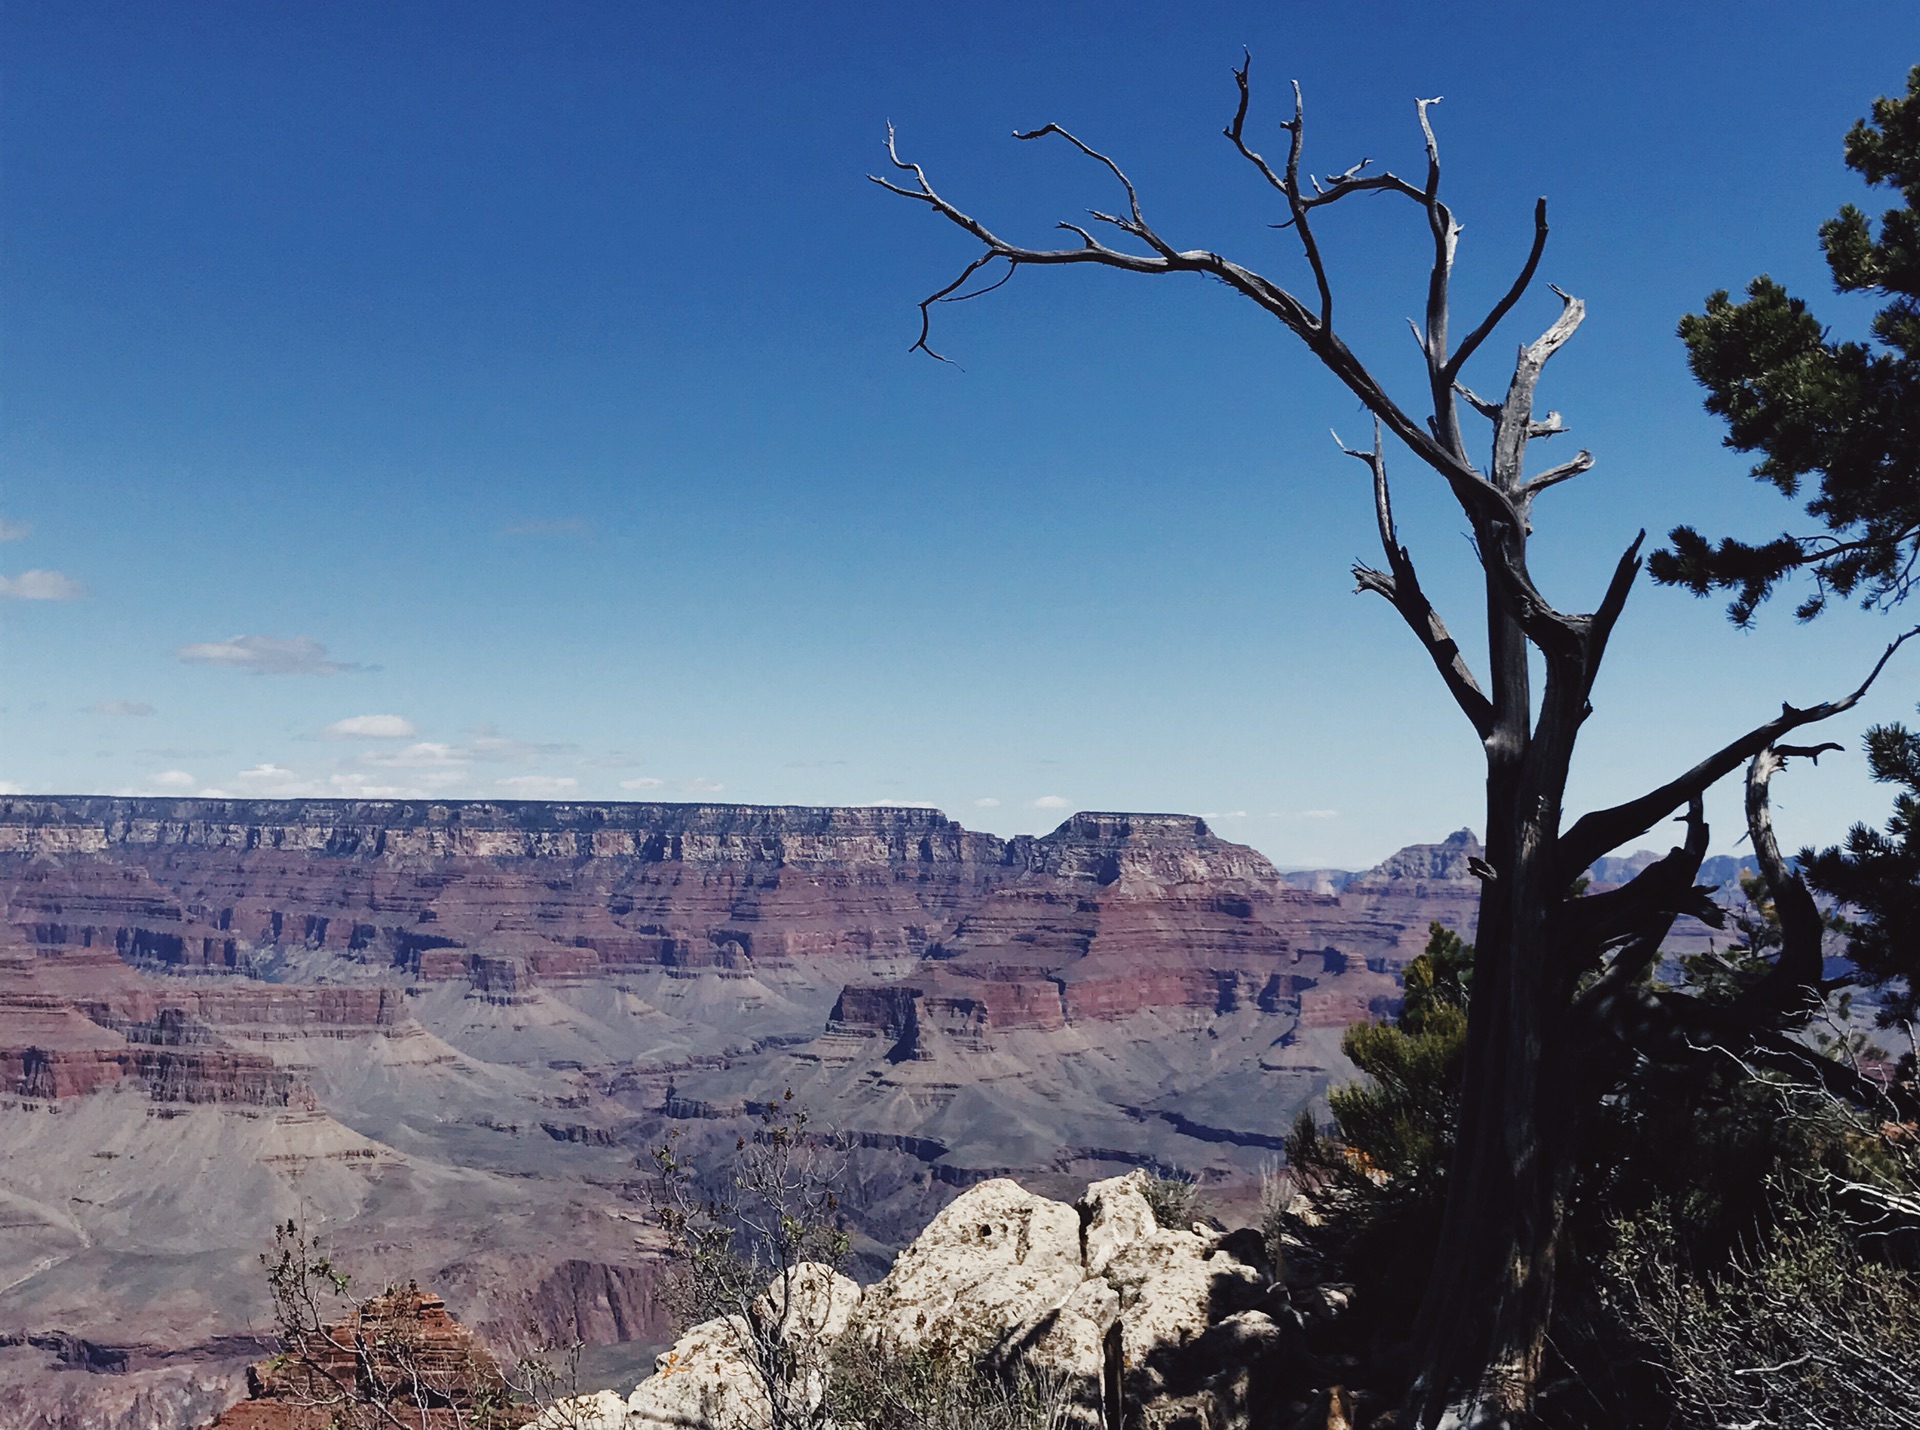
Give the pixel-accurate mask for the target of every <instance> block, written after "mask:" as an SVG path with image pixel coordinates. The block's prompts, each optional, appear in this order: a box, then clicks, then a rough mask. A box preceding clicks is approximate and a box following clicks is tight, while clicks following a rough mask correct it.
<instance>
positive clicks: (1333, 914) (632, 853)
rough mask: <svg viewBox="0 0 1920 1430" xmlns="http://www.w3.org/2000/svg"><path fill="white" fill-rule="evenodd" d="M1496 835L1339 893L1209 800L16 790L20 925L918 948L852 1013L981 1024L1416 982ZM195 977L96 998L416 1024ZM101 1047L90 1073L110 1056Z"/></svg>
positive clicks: (609, 949) (582, 947) (331, 946)
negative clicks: (573, 798) (1047, 819)
mask: <svg viewBox="0 0 1920 1430" xmlns="http://www.w3.org/2000/svg"><path fill="white" fill-rule="evenodd" d="M1470 842H1471V836H1465V837H1464V841H1463V839H1462V838H1461V837H1456V839H1455V840H1451V841H1449V842H1448V843H1447V844H1444V845H1436V846H1421V847H1419V848H1416V849H1415V850H1410V851H1403V853H1402V855H1399V856H1396V861H1397V862H1395V861H1390V862H1389V864H1387V865H1383V866H1382V867H1381V868H1380V869H1379V870H1375V871H1373V873H1372V874H1371V875H1369V876H1367V877H1366V878H1363V879H1360V880H1356V881H1355V882H1354V884H1353V885H1352V886H1351V888H1350V889H1349V890H1348V891H1347V892H1345V893H1342V894H1339V895H1333V894H1324V893H1322V894H1316V893H1310V892H1306V891H1303V890H1300V889H1296V888H1293V887H1290V886H1289V885H1288V884H1287V883H1286V882H1285V881H1284V880H1282V879H1281V878H1280V876H1279V875H1278V874H1277V873H1276V871H1275V870H1274V869H1273V867H1272V865H1271V864H1269V863H1268V862H1267V860H1266V859H1264V858H1263V857H1261V856H1260V855H1259V854H1257V853H1255V852H1254V851H1253V850H1251V849H1247V848H1245V847H1244V846H1242V845H1237V844H1232V843H1229V842H1228V841H1225V840H1222V839H1220V838H1218V837H1217V836H1215V835H1214V834H1213V832H1212V831H1211V830H1210V829H1208V828H1207V826H1206V824H1205V823H1204V822H1203V821H1201V820H1199V819H1197V818H1194V817H1192V816H1186V815H1121V814H1079V815H1075V816H1074V817H1073V818H1071V819H1069V820H1068V821H1067V822H1066V823H1064V824H1063V825H1061V826H1060V828H1059V829H1057V830H1055V831H1054V832H1053V833H1052V834H1050V835H1047V836H1045V837H1044V838H1038V839H1035V838H1029V837H1024V836H1023V837H1021V838H1016V839H1011V840H1001V839H997V838H994V837H993V836H991V835H985V834H976V833H972V832H969V831H967V830H964V829H962V828H961V827H960V826H959V825H958V824H955V823H954V822H952V821H950V820H948V819H947V818H946V817H945V816H944V815H941V814H939V813H938V812H937V811H932V810H919V809H912V810H910V809H797V808H762V807H748V806H717V805H585V804H539V803H528V804H517V803H516V804H484V803H447V804H410V803H403V802H392V803H388V802H357V801H322V800H311V801H202V800H177V801H167V800H127V799H103V798H101V799H95V798H88V799H57V800H56V799H20V798H13V799H5V800H0V893H4V896H5V905H4V907H5V909H6V914H5V920H6V922H5V924H4V925H0V944H11V945H13V946H14V947H16V948H21V949H32V950H35V951H36V952H38V953H41V954H45V955H59V956H60V958H61V960H62V961H65V962H69V963H71V962H73V961H74V960H75V959H76V958H84V957H97V956H99V955H102V954H106V955H109V956H111V957H113V958H116V959H119V960H124V961H126V962H129V963H132V964H135V965H137V966H140V967H143V968H148V969H153V970H166V971H175V972H185V971H212V972H227V973H246V972H253V973H256V974H259V973H272V972H273V971H274V970H275V969H276V968H278V967H280V966H281V965H282V963H283V962H284V960H285V959H286V958H287V957H288V956H289V955H298V956H299V957H301V958H302V959H304V960H305V961H304V963H303V964H302V968H303V970H305V971H304V972H303V973H302V975H301V976H302V977H303V978H304V977H313V976H315V972H314V970H316V969H318V968H323V967H324V963H325V957H324V956H331V957H333V958H338V959H341V960H346V961H349V962H351V963H354V964H359V965H369V966H371V967H372V968H374V969H384V970H386V971H387V976H388V977H390V978H392V979H394V980H396V981H399V980H411V981H427V980H441V979H453V980H461V981H464V982H466V983H467V985H468V986H469V989H470V991H471V992H472V994H473V995H474V996H476V997H481V998H485V999H488V1000H490V1001H495V1002H503V1003H512V1002H516V1001H519V1000H521V999H523V998H524V997H526V996H527V994H528V992H529V990H531V989H532V988H534V987H536V986H537V985H538V984H540V983H542V982H553V981H563V982H572V981H579V980H583V979H598V978H607V977H611V976H617V975H618V974H619V973H620V972H621V971H623V970H626V969H632V968H637V967H653V968H665V969H667V970H668V971H670V972H674V973H687V974H692V973H700V972H718V973H721V974H727V973H745V972H748V971H750V970H752V969H754V968H757V967H764V966H767V965H780V964H788V965H790V964H794V963H796V962H799V963H804V962H807V961H810V960H814V959H817V958H821V957H826V956H834V957H838V958H842V959H844V958H848V957H852V958H867V959H885V960H888V961H890V962H893V963H894V964H895V965H896V966H897V965H898V963H899V961H900V960H902V959H912V960H914V961H915V963H916V965H917V968H916V972H915V974H914V976H913V978H912V979H911V980H909V981H906V982H903V983H899V984H897V985H890V986H891V988H892V991H890V992H889V991H885V988H884V987H883V988H876V989H873V990H870V991H868V990H863V988H862V986H861V985H860V984H855V985H853V986H851V987H849V988H848V989H847V990H846V994H845V996H844V997H843V998H842V1002H841V1007H840V1008H839V1009H838V1010H837V1011H836V1015H835V1017H836V1021H837V1023H838V1024H839V1025H840V1026H841V1027H842V1029H843V1030H846V1031H865V1032H871V1033H874V1034H876V1035H887V1036H892V1037H895V1038H898V1037H901V1036H902V1035H903V1031H904V1030H905V1028H906V1026H907V1023H908V1021H912V1023H913V1024H914V1026H915V1027H916V1028H919V1029H926V1028H932V1027H939V1028H942V1029H944V1030H945V1031H947V1032H948V1033H951V1034H953V1035H956V1036H980V1035H983V1034H984V1033H985V1032H986V1031H987V1030H992V1029H1006V1028H1036V1029H1051V1028H1058V1027H1060V1026H1062V1025H1063V1024H1064V1023H1068V1022H1074V1021H1081V1020H1089V1019H1093V1020H1099V1019H1112V1018H1122V1017H1128V1016H1131V1015H1133V1014H1136V1013H1140V1012H1143V1011H1147V1010H1154V1009H1160V1010H1183V1009H1186V1010H1195V1011H1210V1012H1225V1011H1231V1010H1233V1009H1234V1008H1238V1007H1242V1006H1257V1007H1260V1008H1262V1009H1265V1010H1267V1011H1280V1012H1289V1013H1295V1014H1297V1015H1298V1016H1300V1017H1301V1018H1302V1019H1303V1020H1306V1021H1308V1022H1309V1023H1312V1024H1317V1023H1320V1022H1323V1021H1325V1022H1331V1021H1336V1020H1340V1019H1345V1018H1348V1017H1349V1016H1350V1015H1352V1016H1358V1015H1360V1014H1364V1012H1365V1011H1366V1010H1369V1009H1377V1008H1378V1007H1379V1006H1381V1005H1382V1003H1383V1000H1385V1001H1390V1000H1391V998H1392V996H1393V994H1394V979H1393V974H1394V972H1395V971H1396V970H1397V969H1398V968H1399V967H1400V966H1403V965H1404V964H1405V963H1406V961H1407V960H1409V959H1410V958H1411V957H1412V956H1413V955H1414V954H1415V953H1417V952H1418V951H1419V949H1420V947H1421V946H1422V945H1424V943H1425V940H1426V927H1427V923H1428V920H1429V919H1431V918H1434V917H1439V918H1442V919H1444V920H1446V921H1448V922H1450V923H1453V924H1454V925H1455V926H1458V927H1466V926H1469V925H1470V922H1471V918H1472V912H1473V906H1474V901H1475V900H1476V898H1477V894H1478V888H1477V885H1476V884H1475V883H1474V882H1473V881H1472V879H1471V878H1470V877H1469V876H1468V873H1467V871H1466V868H1465V859H1466V857H1467V854H1468V852H1469V850H1468V844H1469V843H1470ZM1472 848H1473V849H1477V848H1478V846H1477V845H1474V846H1472ZM1456 865H1457V866H1459V867H1457V868H1456V867H1455V866H1456ZM316 954H318V955H323V957H322V959H321V961H320V963H318V964H316V963H315V962H314V960H313V955H316ZM361 977H362V978H363V979H364V975H361ZM169 982H170V983H171V982H173V980H169ZM185 986H187V987H192V988H194V990H195V991H193V992H191V993H186V992H181V993H178V994H176V993H174V992H173V991H171V990H169V992H168V993H167V995H166V996H165V997H164V998H163V997H159V996H149V995H148V994H147V993H142V994H140V995H139V996H138V997H135V996H132V995H127V996H123V997H121V998H120V999H119V1001H118V1002H115V1001H113V1000H112V999H106V1000H102V999H98V998H95V999H93V1000H92V1001H88V1000H87V999H85V998H81V997H79V990H76V1003H77V1005H83V1011H84V1013H85V1014H86V1016H87V1018H88V1019H89V1020H90V1021H92V1022H93V1023H95V1024H96V1025H98V1026H100V1027H104V1028H108V1029H112V1030H115V1031H121V1032H124V1033H125V1034H126V1035H127V1037H128V1038H129V1039H130V1040H133V1041H140V1042H159V1043H176V1042H179V1041H181V1040H180V1039H179V1038H177V1037H175V1036H173V1034H174V1032H175V1031H177V1030H178V1029H179V1028H184V1027H188V1026H192V1027H199V1028H207V1029H213V1030H215V1031H216V1032H217V1031H218V1030H221V1029H226V1030H229V1031H231V1032H232V1033H233V1034H234V1035H236V1036H245V1037H248V1038H261V1037H275V1036H287V1035H303V1036H311V1035H313V1034H316V1033H330V1034H331V1035H334V1036H355V1035H358V1034H360V1033H363V1032H367V1031H377V1030H380V1029H383V1028H386V1027H390V1026H392V1025H394V1024H395V1023H396V1022H398V1021H400V1020H402V1019H403V1017H404V1015H403V1013H402V1012H401V1011H400V1009H401V1006H402V1004H401V1000H400V996H399V994H398V992H397V991H396V990H395V989H394V988H392V987H388V988H385V989H381V988H368V987H365V986H364V985H363V986H361V987H357V988H352V989H347V988H315V987H296V986H295V985H292V984H287V983H274V984H271V985H265V984H259V983H253V984H240V985H236V984H230V983H224V982H223V983H204V982H202V981H201V980H187V981H186V984H185ZM1336 989H1337V990H1338V992H1337V996H1336V995H1335V990H1336ZM903 1000H905V1001H903ZM908 1004H911V1005H912V1006H913V1009H914V1012H913V1016H912V1019H911V1020H909V1019H908V1018H907V1016H906V1014H905V1013H904V1012H903V1011H902V1010H903V1009H904V1008H906V1007H907V1005H908ZM1356 1010H1360V1014H1356ZM169 1019H171V1020H172V1022H171V1023H170V1024H169V1022H168V1020H169ZM6 1045H7V1046H24V1045H20V1044H18V1043H17V1042H16V1041H11V1040H10V1041H8V1042H7V1044H6ZM35 1046H37V1045H35ZM81 1061H84V1060H79V1059H76V1060H75V1064H74V1067H73V1068H72V1069H71V1070H70V1071H68V1072H67V1074H66V1077H67V1079H68V1082H69V1083H70V1084H73V1085H78V1083H79V1082H83V1081H85V1080H86V1079H87V1078H88V1077H107V1076H110V1074H109V1073H106V1072H94V1073H88V1072H84V1071H83V1070H82V1069H81V1067H80V1062H81ZM25 1075H26V1074H25V1073H24V1071H23V1072H22V1074H21V1076H25Z"/></svg>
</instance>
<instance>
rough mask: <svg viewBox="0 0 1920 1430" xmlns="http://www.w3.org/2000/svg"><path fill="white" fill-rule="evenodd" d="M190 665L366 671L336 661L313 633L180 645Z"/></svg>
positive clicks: (254, 671)
mask: <svg viewBox="0 0 1920 1430" xmlns="http://www.w3.org/2000/svg"><path fill="white" fill-rule="evenodd" d="M174 654H175V655H176V656H178V657H179V658H180V659H181V660H183V661H185V662H186V663H187V664H188V665H215V666H220V667H221V668H223V669H226V670H243V671H245V672H247V674H249V675H344V674H346V673H347V672H349V671H355V670H364V669H366V667H365V666H363V665H360V664H358V663H357V662H349V661H338V660H334V659H333V658H332V657H330V656H329V655H328V654H327V648H326V647H325V646H323V645H321V644H320V642H319V641H317V640H314V639H313V638H312V637H310V636H294V637H292V638H290V639H287V640H281V639H278V638H276V637H274V636H233V637H232V638H230V639H228V640H224V641H208V642H205V643H202V644H200V645H187V646H181V647H180V648H179V649H178V650H176V651H175V652H174Z"/></svg>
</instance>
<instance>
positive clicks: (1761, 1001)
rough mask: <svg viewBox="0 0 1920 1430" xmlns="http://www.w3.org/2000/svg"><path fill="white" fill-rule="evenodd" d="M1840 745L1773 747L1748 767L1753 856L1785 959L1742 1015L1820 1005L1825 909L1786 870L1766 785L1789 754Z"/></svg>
mask: <svg viewBox="0 0 1920 1430" xmlns="http://www.w3.org/2000/svg"><path fill="white" fill-rule="evenodd" d="M1839 748H1840V746H1838V745H1834V744H1824V745H1820V746H1781V745H1769V746H1768V747H1767V748H1766V749H1764V750H1761V751H1760V752H1759V753H1757V754H1756V755H1754V757H1753V760H1752V762H1751V763H1749V764H1748V766H1747V835H1748V837H1749V838H1751V839H1752V841H1753V853H1754V857H1755V859H1756V861H1757V862H1758V863H1759V865H1760V877H1761V878H1763V879H1765V880H1766V881H1767V890H1768V892H1769V893H1771V894H1772V895H1773V907H1774V911H1775V912H1776V913H1777V914H1778V915H1779V918H1780V955H1779V957H1778V958H1776V959H1775V960H1774V963H1773V967H1771V968H1770V969H1768V970H1767V972H1766V975H1765V976H1764V977H1763V978H1761V980H1760V981H1759V982H1758V983H1756V984H1754V985H1753V987H1751V988H1749V989H1747V991H1746V992H1745V993H1743V994H1742V995H1741V996H1740V998H1739V999H1737V1000H1736V1002H1735V1005H1734V1006H1735V1007H1736V1008H1737V1009H1739V1010H1740V1011H1742V1012H1745V1013H1749V1014H1753V1015H1755V1016H1759V1017H1766V1016H1769V1015H1773V1016H1778V1015H1779V1014H1782V1013H1785V1012H1787V1011H1788V1010H1789V1009H1791V1008H1793V1007H1794V1006H1796V1005H1802V1006H1804V1005H1805V1004H1806V1003H1807V1002H1809V1001H1812V1002H1815V1003H1817V1002H1819V1001H1820V973H1821V968H1822V959H1821V956H1820V940H1821V934H1822V931H1823V929H1822V924H1821V920H1820V910H1819V909H1818V908H1817V907H1815V905H1814V902H1813V895H1812V894H1811V893H1809V892H1808V890H1807V885H1806V881H1805V880H1803V879H1802V878H1801V877H1800V876H1799V875H1798V874H1796V873H1794V872H1793V871H1792V870H1790V869H1789V868H1788V867H1787V861H1786V860H1785V859H1783V858H1781V857H1780V845H1779V842H1778V841H1777V840H1776V839H1775V838H1774V834H1773V811H1772V809H1771V807H1770V806H1769V804H1768V801H1767V785H1768V782H1769V781H1771V780H1772V779H1773V777H1774V775H1776V774H1778V773H1779V772H1780V770H1782V769H1783V768H1784V767H1785V766H1786V763H1787V759H1788V757H1789V755H1790V754H1804V755H1806V756H1807V757H1808V758H1809V759H1814V758H1818V752H1820V751H1824V750H1829V749H1832V750H1837V749H1839Z"/></svg>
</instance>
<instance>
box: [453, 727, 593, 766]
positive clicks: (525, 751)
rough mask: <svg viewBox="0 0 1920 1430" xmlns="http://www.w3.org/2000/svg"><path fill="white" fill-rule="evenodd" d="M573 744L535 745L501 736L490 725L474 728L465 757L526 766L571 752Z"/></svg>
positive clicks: (491, 762) (498, 763)
mask: <svg viewBox="0 0 1920 1430" xmlns="http://www.w3.org/2000/svg"><path fill="white" fill-rule="evenodd" d="M576 748H577V746H574V745H570V744H566V743H564V742H561V743H550V744H537V743H535V742H534V741H532V740H515V739H512V738H510V737H508V736H506V735H502V734H501V733H500V732H499V731H498V730H496V729H494V727H493V726H491V725H481V726H479V727H477V728H476V729H475V730H474V732H473V736H472V738H471V739H469V740H468V741H467V744H466V750H467V758H469V759H474V760H484V761H486V762H487V763H489V764H496V765H530V764H533V763H534V762H535V761H536V760H544V759H549V758H551V757H552V756H554V755H569V754H572V753H573V751H574V750H575V749H576Z"/></svg>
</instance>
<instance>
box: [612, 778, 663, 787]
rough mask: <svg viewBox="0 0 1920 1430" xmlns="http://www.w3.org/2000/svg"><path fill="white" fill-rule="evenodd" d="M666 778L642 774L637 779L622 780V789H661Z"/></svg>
mask: <svg viewBox="0 0 1920 1430" xmlns="http://www.w3.org/2000/svg"><path fill="white" fill-rule="evenodd" d="M665 783H666V781H665V780H657V779H655V778H654V777H653V776H652V775H642V776H641V777H640V778H639V779H637V780H621V781H620V788H621V789H659V788H660V786H661V785H663V784H665Z"/></svg>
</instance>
